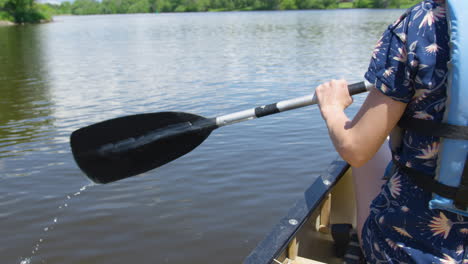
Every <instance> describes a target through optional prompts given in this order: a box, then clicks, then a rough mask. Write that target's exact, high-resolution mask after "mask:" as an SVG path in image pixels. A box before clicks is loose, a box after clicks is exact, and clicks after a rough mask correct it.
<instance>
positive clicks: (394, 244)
mask: <svg viewBox="0 0 468 264" xmlns="http://www.w3.org/2000/svg"><path fill="white" fill-rule="evenodd" d="M385 242H387V244H388V245H389V246H390V248H392V249H393V250H397V249H398V245H397V244H396V243H395V242H393V240H391V239H390V238H386V239H385Z"/></svg>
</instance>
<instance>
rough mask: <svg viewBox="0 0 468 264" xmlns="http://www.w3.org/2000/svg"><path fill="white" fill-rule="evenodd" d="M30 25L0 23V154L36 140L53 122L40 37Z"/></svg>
mask: <svg viewBox="0 0 468 264" xmlns="http://www.w3.org/2000/svg"><path fill="white" fill-rule="evenodd" d="M40 33H41V32H40V30H37V28H36V27H34V26H25V27H0V158H1V157H5V156H12V155H17V154H18V153H21V152H23V151H27V149H28V147H26V149H20V148H15V147H14V146H16V145H21V144H24V143H29V142H34V141H39V140H41V139H42V138H43V134H44V132H45V130H47V127H49V126H51V125H52V124H53V117H52V116H53V115H52V102H51V98H50V93H49V90H48V89H49V87H48V83H47V67H46V64H45V63H44V60H45V58H43V55H44V54H43V48H42V41H43V39H42V38H41V37H40V36H39V35H40Z"/></svg>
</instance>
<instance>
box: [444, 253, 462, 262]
mask: <svg viewBox="0 0 468 264" xmlns="http://www.w3.org/2000/svg"><path fill="white" fill-rule="evenodd" d="M440 263H442V264H459V262H458V261H455V260H454V259H453V258H452V257H450V256H449V255H447V254H445V253H444V259H441V260H440Z"/></svg>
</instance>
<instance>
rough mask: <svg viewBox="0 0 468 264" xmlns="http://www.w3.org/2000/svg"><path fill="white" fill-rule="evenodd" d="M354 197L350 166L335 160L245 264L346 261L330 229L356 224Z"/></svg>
mask: <svg viewBox="0 0 468 264" xmlns="http://www.w3.org/2000/svg"><path fill="white" fill-rule="evenodd" d="M354 197H355V193H354V188H353V179H352V175H351V169H350V166H349V165H348V164H347V163H346V162H344V161H343V160H339V159H338V160H335V161H333V162H332V163H331V164H330V166H329V167H328V169H327V170H326V171H325V172H323V173H322V174H321V175H320V176H319V177H318V178H317V179H316V180H315V181H314V182H313V183H312V185H311V186H310V187H309V188H308V189H307V190H306V191H305V192H304V195H303V197H302V198H300V199H299V200H298V201H297V202H296V204H295V205H294V206H293V207H292V208H291V209H290V210H289V212H288V213H287V215H286V216H285V217H283V218H282V219H281V220H280V221H279V223H278V224H277V225H276V226H275V227H273V229H272V230H271V231H270V233H269V234H268V235H267V236H266V237H265V238H264V239H263V240H262V241H260V243H259V244H258V245H257V247H256V248H255V249H254V250H253V251H252V252H251V253H250V254H249V255H248V256H247V258H246V259H245V260H244V263H245V264H270V263H284V264H286V263H290V264H312V263H314V264H319V263H340V264H341V263H343V260H342V259H341V258H340V257H338V256H337V253H339V252H337V251H340V250H341V249H340V248H338V247H337V243H335V241H334V240H333V238H332V232H331V229H332V227H337V226H338V227H344V226H349V224H350V225H352V226H353V227H355V226H356V202H355V199H354ZM338 229H340V228H338ZM334 235H336V234H334ZM338 235H339V234H338ZM339 243H341V241H338V244H339ZM338 255H339V254H338Z"/></svg>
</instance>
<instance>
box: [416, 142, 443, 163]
mask: <svg viewBox="0 0 468 264" xmlns="http://www.w3.org/2000/svg"><path fill="white" fill-rule="evenodd" d="M439 145H440V144H439V142H432V144H431V145H428V146H427V147H426V148H425V149H422V150H421V152H422V154H421V155H418V156H416V158H418V159H432V158H434V157H435V156H437V153H439Z"/></svg>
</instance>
